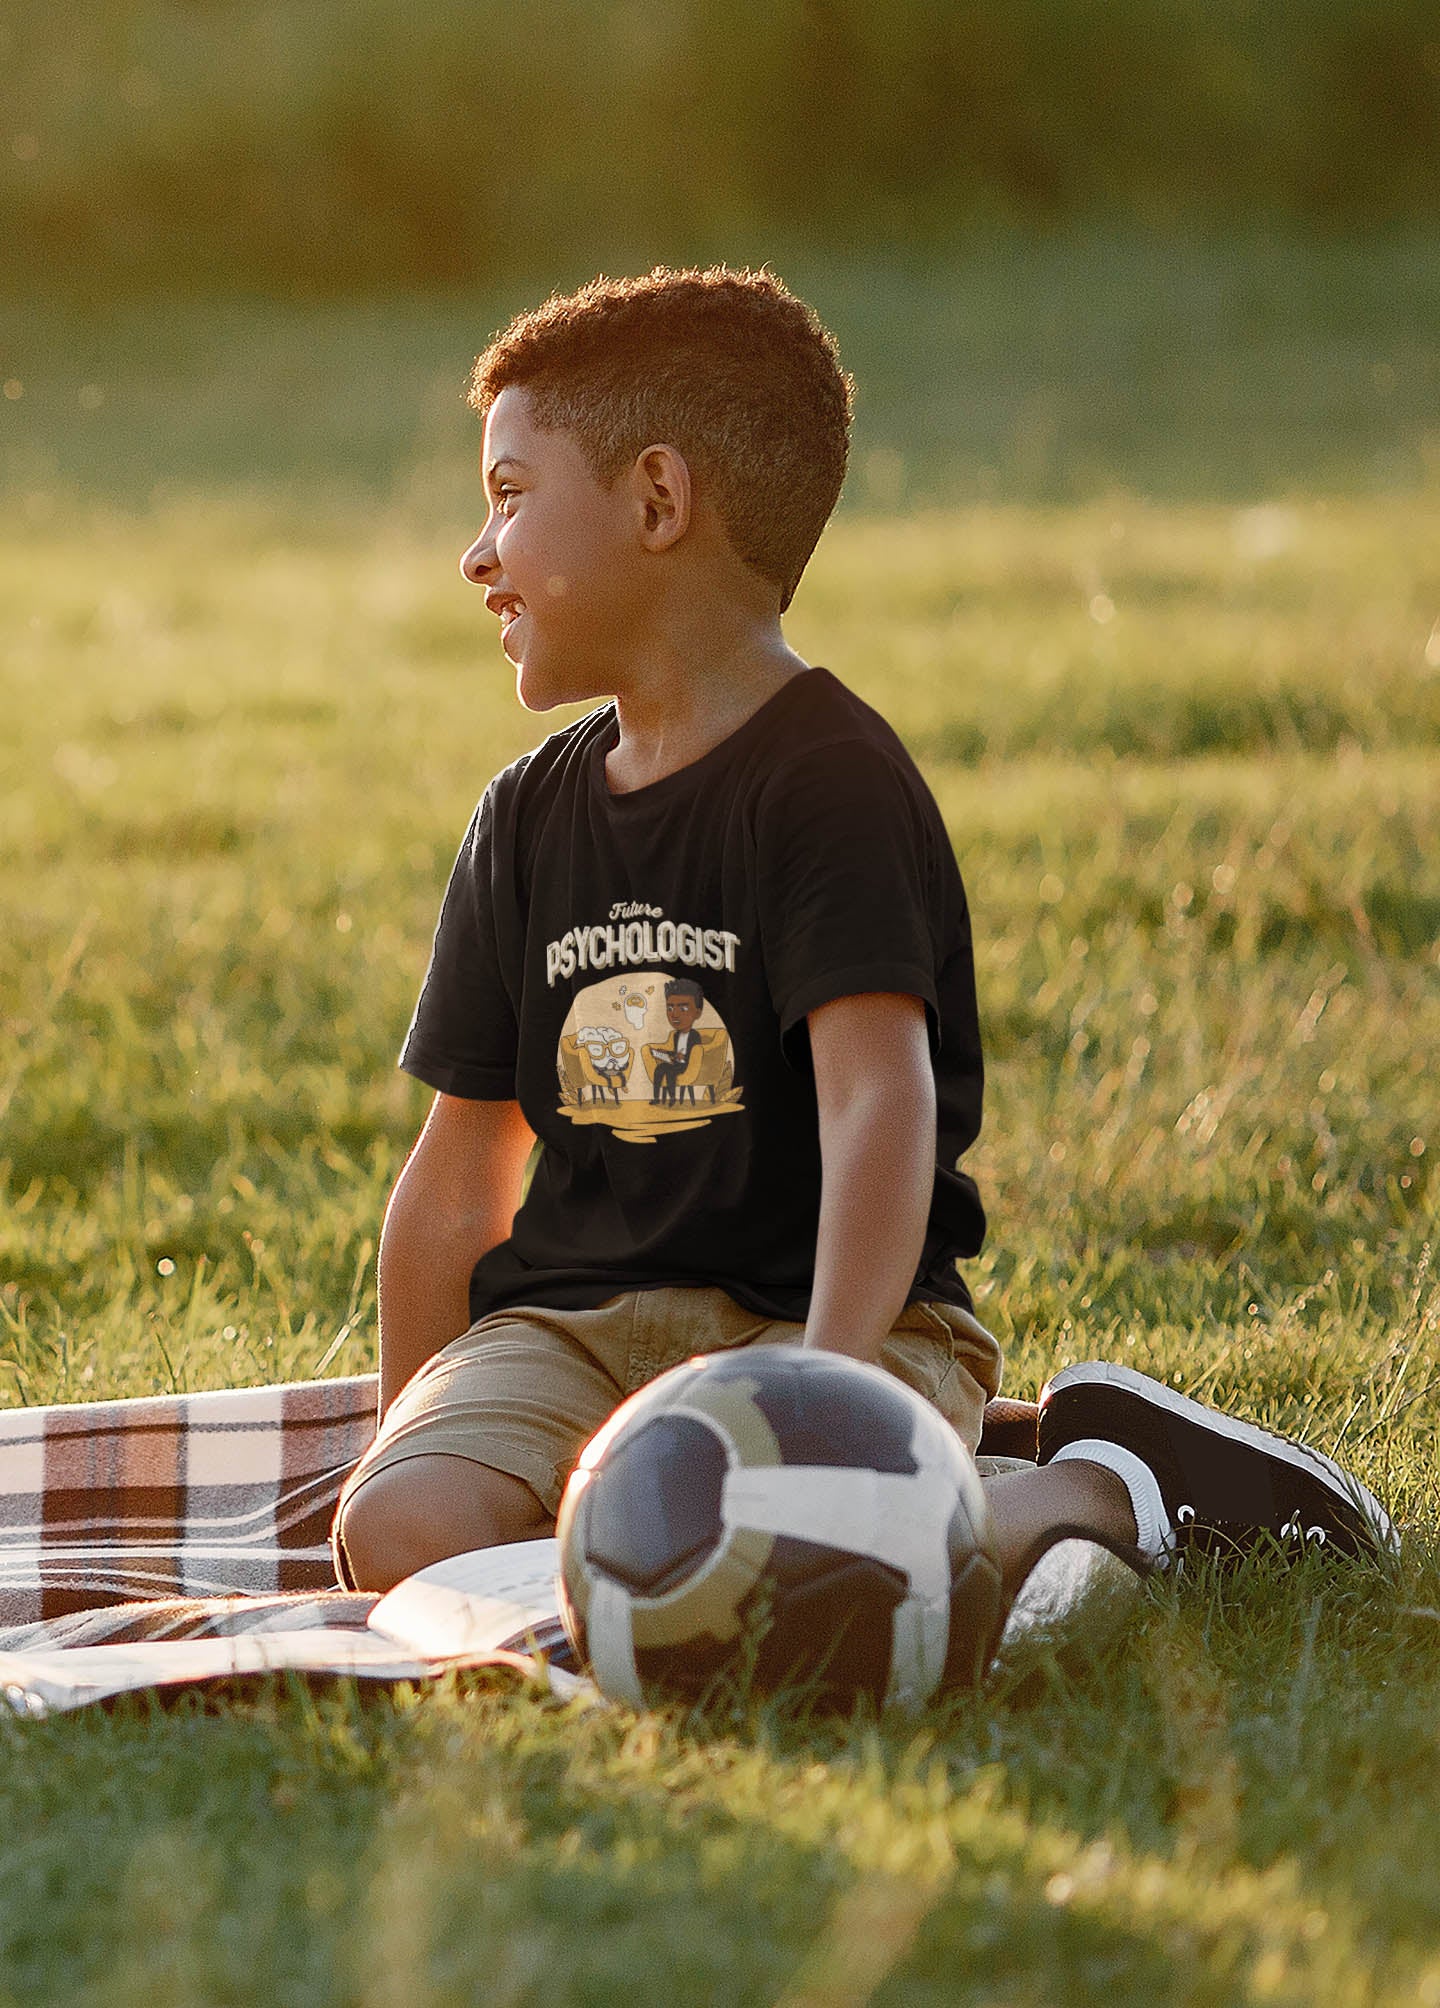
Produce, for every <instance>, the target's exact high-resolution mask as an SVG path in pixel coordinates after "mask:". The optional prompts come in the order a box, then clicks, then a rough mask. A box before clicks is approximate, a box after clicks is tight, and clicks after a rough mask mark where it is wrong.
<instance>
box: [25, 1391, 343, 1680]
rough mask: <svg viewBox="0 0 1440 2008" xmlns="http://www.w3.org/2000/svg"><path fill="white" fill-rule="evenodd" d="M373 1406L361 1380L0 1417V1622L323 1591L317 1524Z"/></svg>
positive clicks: (322, 1534)
mask: <svg viewBox="0 0 1440 2008" xmlns="http://www.w3.org/2000/svg"><path fill="white" fill-rule="evenodd" d="M375 1401H376V1393H375V1377H374V1375H373V1374H367V1375H363V1376H358V1377H356V1378H354V1379H348V1380H328V1381H301V1382H295V1383H292V1384H290V1385H288V1386H280V1387H260V1388H237V1389H234V1390H224V1391H221V1392H219V1393H214V1394H191V1395H173V1396H172V1395H157V1396H153V1397H149V1398H146V1399H143V1400H139V1401H107V1402H85V1403H77V1404H75V1405H73V1406H57V1407H52V1408H30V1409H10V1410H5V1411H0V1627H21V1626H31V1625H38V1624H40V1623H42V1622H46V1623H48V1622H49V1621H51V1620H54V1619H58V1618H63V1617H65V1616H66V1614H68V1613H72V1612H79V1611H90V1610H94V1608H95V1607H96V1606H104V1605H116V1604H125V1603H128V1602H130V1601H132V1600H134V1599H137V1598H145V1599H166V1598H177V1597H178V1598H186V1599H193V1598H197V1597H199V1598H206V1599H214V1598H217V1597H226V1596H235V1595H237V1594H243V1595H245V1596H247V1597H253V1596H265V1595H272V1596H273V1595H275V1594H276V1593H277V1592H286V1593H289V1594H290V1596H291V1599H292V1603H291V1606H290V1607H291V1608H292V1609H293V1599H294V1596H295V1593H313V1592H315V1591H318V1590H325V1589H330V1590H333V1589H334V1587H335V1572H334V1567H333V1565H332V1562H331V1559H330V1547H329V1541H328V1534H329V1528H330V1520H331V1516H332V1514H333V1513H334V1510H335V1502H336V1500H337V1498H338V1496H339V1492H340V1486H341V1482H342V1481H343V1479H344V1477H345V1474H346V1472H347V1471H349V1469H350V1467H351V1466H352V1465H353V1464H354V1463H355V1462H356V1460H357V1459H358V1458H359V1457H360V1455H361V1453H362V1452H363V1451H364V1450H365V1448H366V1446H367V1445H368V1444H369V1442H370V1441H371V1439H372V1437H373V1436H374V1434H375ZM302 1600H303V1594H302ZM327 1601H328V1600H327ZM254 1615H255V1616H256V1617H260V1616H261V1615H262V1614H261V1613H259V1612H256V1613H254ZM177 1618H178V1614H177ZM153 1619H154V1621H155V1622H157V1623H158V1622H162V1614H161V1613H160V1612H158V1611H156V1612H154V1613H153ZM238 1621H239V1614H238V1613H237V1622H238ZM327 1621H328V1622H334V1621H335V1619H334V1618H333V1617H332V1618H330V1619H329V1620H327ZM362 1622H363V1619H362ZM58 1629H59V1630H60V1631H65V1630H66V1629H67V1627H65V1626H61V1627H59V1628H58ZM148 1635H150V1636H155V1635H156V1633H155V1632H154V1631H153V1630H149V1631H148ZM162 1635H163V1634H162ZM169 1635H171V1636H176V1635H180V1634H178V1633H175V1632H171V1633H170V1634H169ZM47 1636H49V1637H50V1638H51V1640H52V1642H54V1643H57V1644H58V1643H60V1642H61V1640H60V1639H59V1638H58V1637H56V1636H55V1635H54V1633H53V1632H51V1633H48V1634H47ZM23 1642H25V1641H24V1638H23V1636H22V1635H20V1634H19V1633H15V1634H14V1635H12V1636H10V1637H8V1638H6V1639H5V1640H4V1643H5V1644H7V1645H11V1646H18V1645H20V1644H21V1643H23ZM73 1642H75V1643H78V1642H79V1638H78V1637H77V1638H76V1639H75V1640H74V1641H73Z"/></svg>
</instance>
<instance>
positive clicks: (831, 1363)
mask: <svg viewBox="0 0 1440 2008" xmlns="http://www.w3.org/2000/svg"><path fill="white" fill-rule="evenodd" d="M765 1352H766V1355H767V1357H766V1358H765V1360H764V1361H763V1362H762V1363H761V1371H760V1372H759V1373H758V1374H757V1376H756V1386H755V1391H754V1395H753V1400H754V1403H755V1406H756V1408H757V1409H759V1411H760V1413H761V1415H763V1416H764V1418H765V1420H766V1421H767V1422H768V1423H769V1425H770V1427H771V1429H773V1430H774V1432H775V1438H776V1441H777V1442H778V1443H779V1445H780V1448H781V1453H782V1455H783V1457H784V1460H785V1462H786V1464H821V1465H832V1466H841V1467H843V1468H845V1469H850V1470H856V1471H894V1472H899V1473H901V1474H903V1475H905V1476H908V1475H909V1474H910V1473H911V1472H913V1471H914V1470H915V1469H916V1464H915V1458H914V1454H913V1452H912V1451H911V1448H910V1445H911V1441H912V1439H913V1437H914V1434H915V1415H914V1408H913V1403H914V1399H915V1397H914V1396H913V1395H912V1394H911V1393H910V1392H909V1391H908V1390H907V1389H906V1388H904V1387H903V1386H902V1385H901V1383H900V1382H898V1381H896V1382H894V1383H892V1384H891V1385H888V1386H887V1384H886V1382H887V1378H888V1377H887V1376H886V1375H885V1374H884V1373H882V1372H881V1371H880V1370H879V1369H878V1368H877V1369H876V1370H875V1371H874V1372H873V1373H867V1372H865V1371H864V1370H863V1369H862V1371H861V1372H860V1373H857V1372H856V1371H855V1368H856V1362H855V1361H854V1360H847V1359H845V1358H844V1357H843V1356H837V1357H834V1358H829V1357H827V1356H826V1355H824V1354H823V1353H814V1352H807V1353H802V1352H800V1351H799V1349H798V1348H794V1349H788V1348H781V1347H778V1346H768V1347H766V1348H765ZM743 1357H744V1356H743V1354H741V1355H736V1354H732V1355H730V1359H731V1360H733V1361H734V1362H735V1364H736V1366H739V1364H740V1362H741V1360H743ZM751 1357H752V1359H753V1358H754V1355H753V1354H752V1356H751Z"/></svg>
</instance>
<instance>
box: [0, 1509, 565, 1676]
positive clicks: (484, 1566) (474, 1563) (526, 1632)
mask: <svg viewBox="0 0 1440 2008" xmlns="http://www.w3.org/2000/svg"><path fill="white" fill-rule="evenodd" d="M557 1567H558V1555H557V1551H556V1544H555V1542H554V1541H553V1540H547V1541H519V1542H516V1543H514V1544H513V1545H512V1546H510V1547H506V1548H481V1549H478V1550H477V1551H476V1552H475V1553H474V1554H470V1555H457V1556H455V1557H453V1559H451V1560H450V1561H446V1562H437V1563H436V1564H435V1565H434V1566H433V1567H432V1568H429V1569H422V1570H420V1571H419V1573H418V1574H416V1575H413V1576H407V1577H406V1579H405V1581H404V1582H402V1583H397V1584H396V1586H395V1588H394V1589H393V1590H391V1591H390V1592H389V1594H388V1595H387V1596H383V1597H381V1599H380V1600H379V1602H378V1603H377V1604H376V1605H375V1607H374V1609H373V1610H372V1611H371V1613H370V1615H369V1617H368V1618H367V1619H366V1621H365V1624H364V1625H363V1627H340V1626H327V1625H320V1626H311V1627H309V1628H307V1629H305V1630H297V1631H286V1630H283V1629H277V1630H274V1631H270V1630H265V1631H252V1632H247V1633H245V1634H243V1635H242V1636H240V1637H237V1638H195V1639H158V1640H155V1641H154V1642H153V1643H149V1644H146V1643H140V1644H127V1645H90V1646H68V1647H64V1648H50V1649H48V1650H47V1649H41V1650H38V1651H29V1650H27V1651H22V1652H0V1701H4V1702H6V1703H8V1705H9V1706H10V1708H11V1709H13V1710H14V1712H15V1713H16V1714H19V1715H30V1716H43V1715H51V1714H56V1713H59V1712H62V1711H63V1710H65V1709H68V1708H82V1707H84V1706H85V1705H86V1704H87V1703H89V1702H96V1701H107V1700H109V1699H111V1698H112V1697H113V1696H114V1695H117V1694H131V1693H139V1692H143V1691H146V1690H151V1689H167V1690H168V1689H171V1688H178V1687H194V1686H201V1685H205V1684H215V1683H223V1682H229V1681H234V1680H237V1679H244V1678H247V1677H249V1676H254V1675H257V1674H269V1673H276V1672H286V1671H290V1672H295V1673H302V1674H312V1675H322V1676H330V1677H332V1678H336V1679H354V1680H372V1681H401V1680H430V1679H433V1678H434V1677H435V1676H436V1675H437V1674H439V1673H444V1672H446V1671H448V1670H449V1669H451V1668H455V1667H486V1666H495V1667H507V1668H510V1669H512V1670H513V1671H514V1672H516V1673H518V1674H522V1675H529V1676H531V1677H532V1678H535V1679H539V1680H542V1681H544V1682H545V1684H546V1685H547V1686H548V1687H549V1689H550V1691H551V1692H552V1693H553V1694H555V1695H557V1696H560V1697H563V1698H568V1697H570V1696H572V1695H577V1694H583V1695H593V1694H594V1692H595V1690H594V1689H593V1688H592V1687H591V1685H590V1683H589V1681H586V1680H582V1679H580V1678H579V1677H578V1676H577V1675H575V1674H572V1673H568V1672H566V1671H564V1670H563V1669H562V1668H561V1667H558V1666H551V1665H550V1664H549V1663H548V1661H547V1659H546V1657H545V1654H546V1651H547V1649H549V1648H553V1647H558V1646H559V1645H560V1643H561V1641H562V1638H563V1633H562V1631H561V1628H560V1622H559V1603H558V1599H557V1597H556V1592H555V1577H556V1570H557ZM296 1601H297V1603H300V1602H304V1603H308V1604H310V1605H311V1606H312V1607H313V1604H314V1599H313V1598H307V1599H298V1598H297V1600H296Z"/></svg>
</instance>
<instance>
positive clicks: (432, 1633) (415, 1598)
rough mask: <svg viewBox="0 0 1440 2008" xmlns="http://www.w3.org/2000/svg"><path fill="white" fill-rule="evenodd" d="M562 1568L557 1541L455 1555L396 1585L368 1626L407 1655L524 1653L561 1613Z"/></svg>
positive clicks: (372, 1612) (521, 1543)
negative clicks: (533, 1636)
mask: <svg viewBox="0 0 1440 2008" xmlns="http://www.w3.org/2000/svg"><path fill="white" fill-rule="evenodd" d="M559 1567H560V1551H559V1545H558V1543H557V1542H556V1541H554V1540H553V1539H551V1540H544V1541H512V1542H511V1543H510V1544H509V1545H508V1546H506V1547H503V1548H477V1549H475V1550H474V1552H473V1553H471V1554H468V1555H453V1556H451V1558H450V1559H449V1560H448V1561H444V1562H436V1563H435V1564H434V1565H433V1566H432V1567H430V1568H428V1569H420V1570H418V1571H417V1573H416V1574H415V1575H413V1576H407V1577H406V1578H405V1580H404V1582H403V1583H397V1584H396V1585H395V1588H394V1589H393V1590H391V1591H390V1593H389V1595H388V1596H384V1597H382V1598H381V1599H380V1601H379V1603H378V1604H377V1605H376V1606H375V1608H374V1610H373V1611H371V1613H370V1617H369V1620H368V1622H369V1626H370V1629H371V1631H372V1632H375V1633H376V1634H378V1635H379V1636H381V1637H383V1638H386V1639H389V1640H391V1641H393V1642H394V1644H395V1645H398V1646H400V1647H402V1648H403V1649H404V1650H405V1651H407V1652H414V1653H420V1654H437V1655H438V1654H450V1653H472V1652H494V1651H496V1650H499V1649H508V1650H510V1651H512V1652H524V1651H526V1650H527V1647H526V1640H527V1638H528V1637H529V1635H530V1633H531V1632H532V1631H534V1630H535V1629H536V1628H537V1627H539V1626H541V1625H553V1623H554V1621H555V1619H556V1618H557V1617H558V1616H559V1612H560V1599H559V1596H558V1593H557V1591H556V1577H557V1574H558V1571H559Z"/></svg>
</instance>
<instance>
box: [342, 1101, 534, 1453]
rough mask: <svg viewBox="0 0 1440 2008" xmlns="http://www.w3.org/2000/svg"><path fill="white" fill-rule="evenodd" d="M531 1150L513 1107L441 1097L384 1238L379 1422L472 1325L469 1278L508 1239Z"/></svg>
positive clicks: (397, 1192) (394, 1196) (389, 1212)
mask: <svg viewBox="0 0 1440 2008" xmlns="http://www.w3.org/2000/svg"><path fill="white" fill-rule="evenodd" d="M533 1141H534V1139H533V1137H532V1135H531V1132H530V1129H529V1127H528V1125H527V1124H526V1123H525V1121H524V1119H523V1117H522V1116H521V1115H520V1112H519V1110H518V1108H516V1107H515V1106H514V1105H512V1104H502V1103H483V1102H482V1103H466V1102H459V1101H455V1100H453V1099H451V1098H450V1097H447V1096H445V1095H437V1096H436V1098H435V1103H434V1106H433V1107H432V1109H431V1112H430V1115H429V1117H428V1118H427V1121H426V1124H425V1127H424V1129H423V1130H422V1131H421V1133H420V1136H419V1139H418V1140H417V1142H416V1145H415V1148H414V1150H413V1151H412V1152H411V1154H410V1156H409V1158H408V1159H407V1160H406V1164H405V1168H404V1170H403V1171H402V1172H401V1174H400V1176H399V1178H398V1179H397V1180H396V1182H395V1189H394V1191H393V1192H392V1193H391V1195H390V1203H389V1205H388V1206H387V1207H386V1209H385V1224H384V1226H383V1228H382V1229H381V1233H380V1260H379V1265H378V1275H377V1285H378V1293H379V1317H380V1413H381V1415H382V1416H383V1415H384V1413H385V1411H386V1409H387V1408H388V1407H389V1405H390V1403H391V1401H392V1400H393V1399H394V1397H395V1396H396V1395H397V1394H398V1393H399V1392H400V1389H401V1388H402V1387H404V1385H405V1383H406V1382H407V1381H408V1380H410V1379H411V1377H412V1376H413V1375H414V1374H416V1373H418V1372H419V1370H420V1368H421V1367H422V1366H424V1364H425V1362H426V1360H428V1359H430V1358H431V1357H432V1356H433V1355H434V1354H435V1353H437V1352H439V1350H440V1348H441V1347H442V1346H448V1345H449V1344H450V1342H451V1340H452V1339H458V1338H459V1337H460V1336H461V1334H462V1333H463V1332H465V1331H466V1330H467V1329H468V1328H469V1324H470V1275H471V1271H472V1270H473V1269H474V1267H475V1264H476V1263H477V1262H478V1261H479V1259H480V1257H481V1256H482V1255H484V1254H487V1253H488V1252H489V1250H490V1249H492V1248H494V1247H496V1246H497V1245H498V1244H499V1243H500V1242H501V1241H503V1240H504V1239H505V1237H506V1236H507V1235H508V1234H509V1232H510V1229H511V1226H512V1224H513V1222H514V1218H515V1210H516V1208H517V1207H518V1206H519V1204H520V1195H521V1189H522V1186H523V1181H524V1171H525V1161H526V1156H527V1153H528V1149H529V1146H530V1144H531V1143H532V1142H533Z"/></svg>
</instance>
